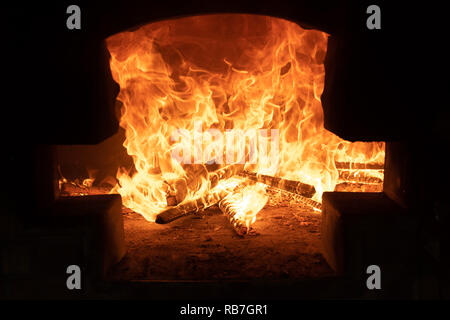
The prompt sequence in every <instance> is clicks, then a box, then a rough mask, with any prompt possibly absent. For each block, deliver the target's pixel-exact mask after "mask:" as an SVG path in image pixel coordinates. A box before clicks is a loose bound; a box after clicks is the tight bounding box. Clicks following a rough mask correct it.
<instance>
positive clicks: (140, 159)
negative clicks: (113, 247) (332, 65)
mask: <svg viewBox="0 0 450 320" xmlns="http://www.w3.org/2000/svg"><path fill="white" fill-rule="evenodd" d="M107 45H108V49H109V51H110V53H111V63H110V64H111V71H112V74H113V77H114V79H115V81H116V82H118V83H119V85H120V93H119V96H118V100H120V101H121V102H122V104H123V108H122V111H121V120H120V125H121V126H122V127H123V128H124V129H125V132H126V140H125V142H124V147H125V148H126V149H127V152H128V154H129V155H130V156H132V158H133V161H134V165H135V168H136V172H134V173H129V172H126V171H124V170H119V172H118V173H117V179H118V181H119V184H118V185H117V186H116V187H115V188H114V189H113V192H118V193H120V194H121V196H122V200H123V203H124V205H125V206H127V207H128V208H130V209H132V210H134V211H136V212H138V213H141V214H142V215H143V216H144V217H145V218H146V219H147V220H149V221H155V218H156V215H157V214H158V213H159V212H161V211H162V210H164V209H167V207H168V205H170V203H168V199H169V198H168V193H170V192H174V190H175V194H176V195H175V196H174V197H175V199H176V200H177V201H178V200H179V201H178V203H180V202H181V203H187V202H189V201H192V200H194V199H201V197H202V196H204V197H205V198H207V197H206V196H205V195H207V194H209V195H213V196H212V197H213V198H214V196H217V197H219V196H223V195H224V194H227V193H229V196H227V199H226V201H223V202H222V203H227V204H228V208H232V209H233V210H234V211H233V212H235V213H236V215H235V216H236V217H237V218H239V220H240V221H243V222H244V223H243V224H245V225H247V227H248V225H249V224H251V223H252V222H253V221H254V220H255V216H256V214H257V212H258V211H259V210H261V209H262V207H263V206H264V204H265V203H266V201H267V196H266V192H265V188H266V186H265V185H264V184H262V183H260V182H256V183H253V184H251V183H250V182H249V181H250V180H246V179H245V178H242V177H240V178H238V177H237V176H233V177H229V178H228V179H223V180H220V181H219V182H218V183H216V184H214V185H212V183H211V180H210V179H208V178H207V177H208V173H207V172H208V170H207V169H206V166H203V165H202V164H199V162H198V161H197V162H196V167H194V166H192V165H190V164H186V161H185V162H183V161H181V162H180V161H177V159H174V157H173V156H172V155H173V152H174V150H175V149H177V150H180V149H181V150H191V153H189V155H188V158H191V157H192V162H191V163H194V160H195V159H194V158H195V157H196V156H197V155H198V149H199V148H200V149H201V150H205V149H208V150H209V151H210V152H208V153H207V155H206V156H205V153H204V152H203V153H202V154H201V157H200V159H201V161H200V162H202V163H204V164H206V163H211V162H215V161H216V160H217V158H218V157H222V156H223V158H225V155H226V153H227V152H230V149H231V147H230V146H228V145H227V146H225V147H223V145H222V146H221V145H220V144H221V143H222V144H223V142H221V140H220V139H214V138H213V137H212V135H209V136H208V135H205V134H204V132H208V130H210V129H214V130H218V131H220V132H224V133H225V132H226V131H227V130H243V131H246V130H249V129H251V130H256V131H257V130H267V131H269V132H270V131H271V130H277V133H278V136H277V141H276V147H277V149H278V150H277V151H276V159H277V161H272V160H273V152H272V153H271V151H274V150H275V147H274V146H275V145H274V144H273V139H272V140H271V137H272V135H270V134H268V135H266V136H264V135H259V136H258V137H257V138H256V139H257V141H258V143H257V144H256V146H257V147H256V148H258V150H256V155H257V156H256V158H252V157H250V150H253V152H255V150H254V148H250V147H249V144H244V145H243V146H242V147H237V149H238V150H235V149H236V146H234V149H233V152H235V151H236V152H237V153H239V152H240V153H241V154H243V157H244V162H245V171H246V172H253V173H254V172H256V173H258V174H263V175H270V176H275V177H281V178H284V179H289V180H292V181H299V182H302V183H304V184H309V185H311V186H314V188H315V194H314V196H313V198H312V199H311V200H312V201H315V202H317V203H320V201H321V196H322V193H323V192H324V191H333V190H335V187H336V184H337V183H338V181H340V180H342V179H343V177H342V176H343V174H342V172H343V171H339V170H338V169H339V168H337V164H338V167H339V165H342V164H343V163H344V164H345V163H347V164H349V163H350V165H351V164H352V163H358V164H364V163H376V164H379V165H380V167H382V165H383V163H384V143H382V142H374V143H362V142H355V143H350V142H348V141H345V140H342V139H340V138H339V137H337V136H336V135H334V134H333V133H331V132H329V131H327V130H325V129H324V127H323V111H322V106H321V101H320V96H321V94H322V90H323V84H324V75H325V74H324V65H323V61H324V58H325V55H326V48H327V34H326V33H324V32H321V31H317V30H305V29H302V28H301V27H300V26H299V25H297V24H295V23H293V22H290V21H286V20H283V19H278V18H273V17H267V16H258V15H246V14H220V15H205V16H195V17H188V18H182V19H173V20H166V21H161V22H156V23H152V24H149V25H146V26H143V27H141V28H139V29H137V30H135V31H126V32H122V33H119V34H116V35H114V36H111V37H110V38H108V39H107ZM198 123H201V125H200V127H201V131H202V136H201V137H200V143H199V142H198V140H197V142H195V143H193V141H194V137H195V136H196V135H197V138H198V134H199V130H198V129H197V128H198ZM196 127H197V128H196ZM180 130H182V131H181V132H184V136H186V137H187V138H186V139H175V140H174V139H173V134H174V132H180ZM171 137H172V139H171ZM180 144H181V145H180ZM261 146H263V148H262V147H261ZM263 149H264V150H263ZM262 151H264V152H265V153H264V152H262ZM250 158H251V159H252V161H249V159H250ZM242 159H243V158H242V157H241V159H240V160H242ZM255 159H256V160H255ZM178 160H179V159H178ZM197 160H198V158H197ZM216 162H217V161H216ZM219 167H220V166H219ZM349 168H350V166H349ZM349 168H347V169H349ZM369 171H370V172H369ZM192 172H193V173H192ZM344 175H346V177H350V176H352V177H363V178H364V179H366V178H367V179H369V180H370V178H373V179H375V180H377V181H379V180H381V181H382V179H383V173H382V172H381V171H377V170H365V169H364V168H363V169H362V170H360V168H358V169H355V170H347V171H344ZM192 176H195V178H196V179H194V180H195V183H193V184H191V183H190V182H191V180H192V179H191V180H189V179H188V178H189V177H192ZM180 181H182V182H183V181H190V182H189V183H187V184H186V183H185V184H186V186H184V185H183V186H184V188H186V192H185V193H183V195H182V197H181V198H180V199H178V198H177V197H178V196H179V194H180V192H179V190H181V188H182V187H181V184H177V183H178V182H180ZM236 184H239V185H240V187H239V188H237V187H236ZM171 188H172V189H174V190H171ZM215 190H219V191H217V192H216V191H215ZM210 198H211V196H210ZM210 198H208V199H210ZM214 199H215V198H214ZM202 201H203V200H202ZM204 201H206V200H204ZM230 210H231V209H230Z"/></svg>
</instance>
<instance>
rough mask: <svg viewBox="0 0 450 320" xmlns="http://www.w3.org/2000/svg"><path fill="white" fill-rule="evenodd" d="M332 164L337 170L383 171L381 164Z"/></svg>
mask: <svg viewBox="0 0 450 320" xmlns="http://www.w3.org/2000/svg"><path fill="white" fill-rule="evenodd" d="M334 164H335V165H336V169H338V170H339V169H341V170H384V164H383V163H373V162H369V163H358V162H355V163H353V162H335V163H334Z"/></svg>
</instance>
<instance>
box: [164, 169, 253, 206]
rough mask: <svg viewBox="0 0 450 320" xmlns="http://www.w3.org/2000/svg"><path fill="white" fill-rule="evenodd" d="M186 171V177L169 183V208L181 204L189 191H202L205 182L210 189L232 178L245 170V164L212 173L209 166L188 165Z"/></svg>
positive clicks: (167, 197)
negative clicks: (208, 168)
mask: <svg viewBox="0 0 450 320" xmlns="http://www.w3.org/2000/svg"><path fill="white" fill-rule="evenodd" d="M184 169H185V170H186V176H185V177H183V178H180V179H175V180H172V181H167V185H168V193H167V196H166V200H167V205H168V206H174V205H177V204H179V203H181V202H182V201H183V200H184V199H185V198H186V196H187V194H188V192H189V191H191V192H196V191H198V190H200V188H201V187H202V184H203V182H204V181H205V180H208V181H209V189H212V188H214V187H215V186H216V185H217V184H218V183H219V181H220V180H224V179H228V178H231V177H232V176H234V175H236V174H237V173H239V172H241V171H242V170H244V164H233V165H229V166H226V167H223V168H220V169H218V170H216V171H212V172H208V170H207V166H206V165H203V164H193V165H186V166H185V167H184Z"/></svg>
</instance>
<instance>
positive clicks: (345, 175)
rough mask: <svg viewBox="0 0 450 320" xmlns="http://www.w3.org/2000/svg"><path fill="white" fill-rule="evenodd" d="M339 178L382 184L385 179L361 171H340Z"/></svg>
mask: <svg viewBox="0 0 450 320" xmlns="http://www.w3.org/2000/svg"><path fill="white" fill-rule="evenodd" d="M339 179H340V180H343V181H345V182H354V183H362V184H380V183H383V180H382V179H380V178H378V177H371V176H367V175H364V174H361V173H355V172H349V171H340V172H339Z"/></svg>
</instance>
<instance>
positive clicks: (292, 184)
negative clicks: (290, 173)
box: [240, 171, 316, 198]
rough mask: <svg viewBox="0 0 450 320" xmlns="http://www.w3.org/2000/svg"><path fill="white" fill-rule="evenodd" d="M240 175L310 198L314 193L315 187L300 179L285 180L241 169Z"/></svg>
mask: <svg viewBox="0 0 450 320" xmlns="http://www.w3.org/2000/svg"><path fill="white" fill-rule="evenodd" d="M240 175H241V176H243V177H246V178H248V179H250V180H253V181H256V182H262V183H264V184H267V185H268V186H271V187H274V188H278V189H281V190H285V191H288V192H291V193H295V194H298V195H300V196H303V197H305V198H312V196H313V195H314V194H315V193H316V188H314V186H312V185H309V184H306V183H303V182H300V181H293V180H287V179H283V178H279V177H272V176H268V175H264V174H257V173H254V172H248V171H243V172H241V173H240Z"/></svg>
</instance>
